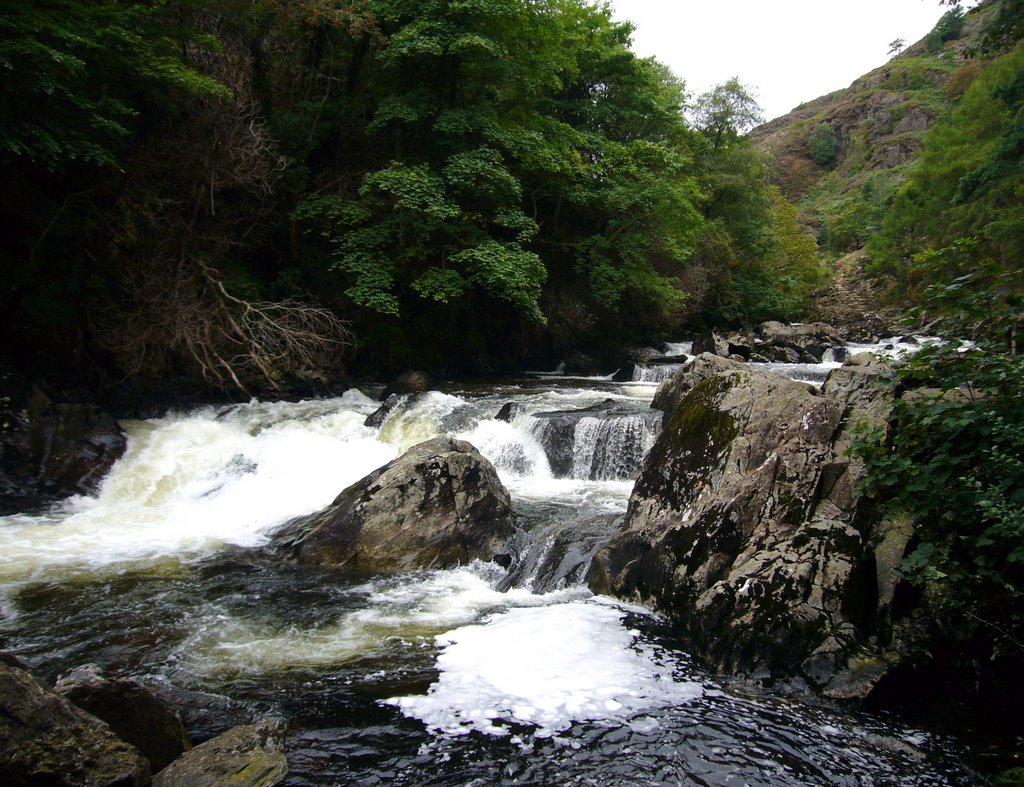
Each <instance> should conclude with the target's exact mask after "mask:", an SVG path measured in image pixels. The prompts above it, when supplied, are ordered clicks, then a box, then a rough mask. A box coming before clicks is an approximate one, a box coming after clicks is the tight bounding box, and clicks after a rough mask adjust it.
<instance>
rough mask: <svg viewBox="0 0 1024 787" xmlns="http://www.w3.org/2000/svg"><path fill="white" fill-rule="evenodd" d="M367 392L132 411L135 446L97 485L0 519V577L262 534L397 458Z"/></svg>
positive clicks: (130, 562) (183, 550)
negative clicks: (167, 412) (137, 417)
mask: <svg viewBox="0 0 1024 787" xmlns="http://www.w3.org/2000/svg"><path fill="white" fill-rule="evenodd" d="M363 399H365V397H361V395H359V396H349V397H348V398H347V399H346V398H344V397H343V398H341V399H335V400H325V401H322V402H316V403H274V404H266V403H252V404H251V405H242V406H238V407H234V408H231V409H229V410H216V409H213V408H206V409H203V410H200V411H197V412H194V413H191V414H189V415H185V416H181V415H176V416H168V417H167V418H163V419H159V420H156V421H149V422H136V423H128V424H126V425H125V426H126V427H127V431H128V449H127V451H126V453H125V455H124V456H123V457H122V458H121V459H120V460H119V461H118V462H117V463H115V465H114V467H113V468H112V470H111V472H110V474H109V475H108V476H107V478H106V479H105V481H104V483H103V485H102V487H101V489H100V491H99V493H98V494H97V495H96V496H95V497H77V498H73V499H71V500H69V501H68V502H67V503H66V504H65V505H64V506H63V507H62V508H60V509H57V510H54V511H52V512H49V513H47V514H43V515H40V516H27V515H16V516H12V517H5V518H3V519H0V577H4V578H9V579H27V578H31V577H39V576H40V575H48V574H50V573H53V572H57V573H58V574H61V575H63V576H69V575H76V574H79V573H86V574H89V573H96V572H99V571H102V570H109V569H112V568H113V569H115V570H117V569H119V568H124V567H126V566H133V567H145V566H151V567H152V566H155V565H158V564H160V563H162V562H166V561H168V560H170V561H172V562H174V561H176V560H180V559H191V558H195V557H200V556H203V555H207V554H210V553H212V552H214V551H216V550H218V549H221V548H223V547H224V546H225V545H236V546H242V547H251V546H258V545H260V544H262V543H264V542H265V541H266V539H267V537H268V535H269V533H270V532H271V531H272V530H273V529H274V528H275V527H276V526H278V525H280V524H281V523H283V522H285V521H287V520H288V519H291V518H292V517H295V516H300V515H302V514H307V513H311V512H313V511H317V510H319V509H321V508H323V507H324V506H326V505H328V504H329V503H330V502H331V501H332V500H333V499H334V497H335V496H336V495H337V494H338V492H340V491H341V490H342V489H344V488H345V487H346V486H348V485H350V484H352V483H353V482H355V481H357V480H358V479H359V478H361V477H362V476H364V475H365V474H366V473H368V472H370V471H371V470H373V469H374V468H375V467H378V466H380V465H381V464H384V463H385V462H387V461H390V460H391V459H392V458H394V456H395V455H396V451H395V448H394V447H393V446H389V445H387V444H384V443H381V442H379V441H378V440H377V439H376V435H375V433H374V432H373V430H370V429H368V428H366V427H364V426H363V425H362V421H363V419H364V418H365V414H364V412H365V410H366V409H367V407H368V406H369V405H368V404H367V402H368V401H369V400H366V401H363ZM370 404H372V403H370Z"/></svg>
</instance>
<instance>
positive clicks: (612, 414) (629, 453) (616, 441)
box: [528, 399, 661, 481]
mask: <svg viewBox="0 0 1024 787" xmlns="http://www.w3.org/2000/svg"><path fill="white" fill-rule="evenodd" d="M528 428H529V429H530V430H531V432H532V433H533V435H534V437H536V439H537V440H538V442H539V443H540V444H541V446H543V448H544V453H545V454H546V455H547V458H548V464H549V465H550V467H551V473H552V475H553V476H555V477H556V478H578V479H582V480H590V481H612V480H627V479H631V478H635V477H636V475H637V473H638V472H639V470H640V462H641V461H642V460H643V457H644V454H645V453H646V452H647V451H648V450H649V449H650V447H651V446H652V445H653V444H654V440H655V438H656V437H657V435H658V430H659V429H660V428H661V413H660V412H658V411H655V410H651V409H650V408H643V409H641V406H640V405H638V404H636V403H634V402H623V401H619V400H615V399H609V400H607V401H604V402H599V403H598V404H595V405H592V406H590V407H585V408H582V409H579V410H554V411H550V412H540V413H534V414H533V415H532V416H530V418H529V419H528Z"/></svg>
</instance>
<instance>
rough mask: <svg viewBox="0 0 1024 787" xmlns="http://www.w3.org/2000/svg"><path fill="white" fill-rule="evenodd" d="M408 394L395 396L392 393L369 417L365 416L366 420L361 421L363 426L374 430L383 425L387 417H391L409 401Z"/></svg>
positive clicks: (395, 394)
mask: <svg viewBox="0 0 1024 787" xmlns="http://www.w3.org/2000/svg"><path fill="white" fill-rule="evenodd" d="M409 398H410V394H397V393H393V394H391V395H390V396H388V397H386V398H385V399H384V403H383V404H382V405H381V406H380V407H378V408H377V409H376V410H374V411H373V412H372V413H370V415H368V416H366V420H365V421H363V426H371V427H374V428H377V427H379V426H380V425H381V424H383V423H384V422H385V421H386V420H387V419H388V416H389V415H391V413H393V412H394V411H395V410H397V409H398V408H399V407H401V406H402V405H404V404H406V403H407V402H408V401H409Z"/></svg>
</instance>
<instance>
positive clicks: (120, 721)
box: [53, 664, 191, 773]
mask: <svg viewBox="0 0 1024 787" xmlns="http://www.w3.org/2000/svg"><path fill="white" fill-rule="evenodd" d="M53 689H54V691H55V692H57V693H58V694H60V695H61V696H62V697H64V698H65V699H67V700H69V701H70V702H72V703H74V704H75V705H77V706H78V707H79V708H81V709H82V710H85V711H88V712H89V713H91V714H92V715H93V716H95V717H97V718H98V719H102V720H103V721H105V722H106V723H107V724H108V725H109V726H110V728H111V729H112V730H113V731H114V733H115V734H116V735H117V736H118V737H120V738H121V739H122V740H124V741H127V742H128V743H130V744H132V746H134V747H135V748H137V749H138V750H139V751H140V752H142V754H143V756H145V758H146V759H147V760H149V764H150V767H151V768H152V770H153V772H154V773H156V772H157V771H159V770H161V769H162V768H164V767H166V766H167V765H170V763H171V762H172V761H173V760H174V759H175V758H177V757H178V756H179V755H181V754H182V753H184V752H186V751H188V750H189V749H190V748H191V744H190V743H189V740H188V735H186V733H185V727H184V726H183V725H182V723H181V719H179V718H178V715H177V713H175V712H174V710H173V709H172V708H171V707H170V706H169V705H168V704H166V703H164V702H162V701H161V700H160V699H158V698H157V695H156V692H154V691H153V690H152V689H150V688H147V687H146V686H144V685H142V684H141V683H139V682H138V681H137V680H132V679H131V678H118V679H113V680H112V679H109V678H107V677H106V676H104V675H103V673H102V672H101V671H100V669H99V667H97V666H96V665H95V664H86V665H84V666H82V667H77V668H76V669H73V670H71V671H70V672H66V673H65V674H64V675H62V676H61V677H60V678H59V679H58V680H57V683H56V685H54V687H53Z"/></svg>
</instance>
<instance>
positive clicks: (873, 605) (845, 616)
mask: <svg viewBox="0 0 1024 787" xmlns="http://www.w3.org/2000/svg"><path fill="white" fill-rule="evenodd" d="M857 364H858V365H851V366H848V367H844V368H842V369H839V370H836V372H834V373H833V376H832V377H831V378H830V379H829V380H828V381H827V382H826V384H825V386H824V387H823V390H822V392H821V393H818V392H816V391H815V390H814V389H813V388H812V387H811V386H808V385H805V384H802V383H798V382H793V381H790V380H786V379H784V378H782V377H779V376H777V375H774V374H770V373H766V372H761V371H759V370H756V369H749V368H744V367H743V366H742V365H741V364H736V363H733V362H730V361H727V360H725V359H719V358H716V357H715V356H712V355H704V356H699V357H698V358H697V359H695V360H694V361H693V362H692V363H691V364H689V365H687V366H686V367H684V368H683V369H682V370H680V372H678V373H677V374H676V376H675V377H674V378H672V380H670V381H668V382H666V383H665V384H664V388H663V389H662V390H659V394H658V399H657V400H656V402H661V403H663V404H665V405H666V406H667V407H668V408H669V409H667V410H666V413H665V422H664V428H663V431H662V433H661V436H660V437H659V438H658V441H657V443H656V444H655V446H654V448H653V449H652V450H651V452H650V453H649V454H648V456H647V458H646V459H645V461H644V465H643V469H642V471H641V474H640V478H639V479H638V481H637V484H636V487H635V488H634V491H633V495H632V497H631V498H630V503H629V508H628V511H627V513H626V517H625V521H624V524H623V529H622V531H621V532H620V533H619V534H618V535H617V536H615V537H614V538H613V539H612V540H611V541H610V542H609V543H608V545H607V546H606V547H605V548H604V549H603V550H602V551H601V552H600V553H599V554H598V556H597V557H596V558H595V560H594V563H593V565H592V568H591V574H590V585H591V588H592V589H593V590H594V591H595V592H600V593H609V592H610V593H614V594H616V595H619V596H625V597H636V598H640V599H641V600H644V601H646V602H648V603H653V604H654V605H655V606H657V607H658V608H660V609H661V610H663V611H665V612H666V613H668V614H669V615H671V616H672V617H674V618H675V619H676V620H677V621H678V622H679V623H681V624H682V625H683V627H684V629H685V631H686V632H687V633H688V635H689V637H690V638H691V644H692V647H694V649H695V650H696V651H697V652H699V653H701V654H702V655H703V656H704V657H706V658H707V659H708V660H710V661H711V662H712V663H714V664H715V665H717V666H718V667H719V668H720V669H722V670H724V671H730V672H745V673H753V674H761V675H766V676H767V675H794V674H796V675H799V676H801V677H803V678H804V679H806V680H807V681H808V682H809V683H810V684H811V685H813V686H815V687H817V688H820V689H823V690H824V691H826V693H828V692H830V691H831V692H832V693H834V694H836V695H838V696H856V695H858V694H863V693H865V692H866V691H867V690H869V688H870V686H871V685H872V684H873V683H874V681H875V680H877V679H878V677H880V675H881V674H882V673H883V672H884V671H885V669H886V668H887V666H888V661H887V660H886V659H887V656H886V655H885V654H882V653H881V652H878V653H875V654H872V653H868V652H866V651H865V650H864V649H863V647H862V646H863V644H864V642H866V641H867V639H868V637H869V636H871V635H873V634H875V633H877V630H878V627H879V624H878V621H879V619H880V614H882V613H884V611H885V610H884V607H886V606H887V605H888V603H889V601H891V599H892V593H891V590H892V588H891V587H888V588H880V586H879V579H880V578H881V580H882V584H886V583H888V584H890V585H891V584H892V583H893V582H895V581H896V579H895V575H894V573H893V572H888V573H886V572H887V570H888V569H887V568H882V567H881V566H880V563H879V560H878V558H877V557H876V554H875V551H876V550H875V546H876V544H877V545H879V547H880V549H879V554H882V552H883V551H884V552H885V554H887V555H889V557H888V558H887V560H888V564H889V565H888V568H891V561H892V557H891V556H892V555H893V554H897V553H898V554H899V555H900V556H901V555H902V550H903V547H905V546H906V541H905V540H903V541H902V542H901V543H898V544H897V543H895V542H894V541H893V540H892V538H888V540H886V537H887V535H891V534H885V533H881V532H862V531H861V529H859V528H862V527H863V525H862V524H861V522H860V521H859V520H860V519H861V517H859V516H858V513H859V511H858V505H859V501H858V498H857V495H856V494H855V491H854V484H855V482H856V480H857V478H858V477H859V475H860V467H859V465H857V464H856V463H854V462H852V461H851V460H850V459H849V458H848V457H846V456H845V452H846V450H847V448H848V447H849V444H850V442H851V440H852V435H851V431H850V426H851V424H853V423H856V422H871V423H876V424H879V423H883V422H884V418H885V415H886V414H887V413H888V411H889V408H890V406H891V400H890V394H889V393H888V392H886V391H885V390H884V389H882V388H881V387H877V386H874V385H873V384H872V383H873V382H874V380H876V379H877V378H878V377H879V375H880V374H882V373H883V371H884V370H883V369H881V368H880V367H877V366H874V365H872V364H868V363H867V362H866V360H865V359H864V358H859V360H858V361H857ZM865 364H866V365H865ZM897 540H898V538H897ZM883 541H884V542H885V548H884V550H882V549H881V544H882V542H883ZM858 659H859V661H857V663H856V665H855V664H854V661H856V660H858ZM854 667H856V669H855V668H854ZM854 673H856V674H854Z"/></svg>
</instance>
